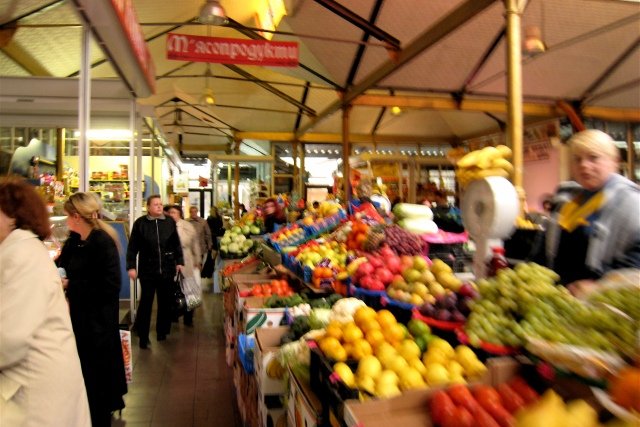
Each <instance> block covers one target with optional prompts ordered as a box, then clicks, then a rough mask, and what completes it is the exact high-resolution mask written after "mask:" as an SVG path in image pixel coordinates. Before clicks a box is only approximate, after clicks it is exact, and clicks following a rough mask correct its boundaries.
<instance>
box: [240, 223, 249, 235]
mask: <svg viewBox="0 0 640 427" xmlns="http://www.w3.org/2000/svg"><path fill="white" fill-rule="evenodd" d="M250 233H251V227H249V226H248V225H245V226H244V227H242V234H245V235H247V234H250Z"/></svg>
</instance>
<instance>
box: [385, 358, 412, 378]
mask: <svg viewBox="0 0 640 427" xmlns="http://www.w3.org/2000/svg"><path fill="white" fill-rule="evenodd" d="M385 367H386V368H387V369H391V370H392V371H394V372H395V373H396V374H398V375H400V373H401V372H402V371H403V370H405V369H407V368H408V367H409V363H408V362H407V361H406V360H405V359H404V357H402V356H400V355H398V356H395V357H392V358H391V359H390V360H389V361H388V362H387V366H385Z"/></svg>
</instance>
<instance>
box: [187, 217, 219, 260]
mask: <svg viewBox="0 0 640 427" xmlns="http://www.w3.org/2000/svg"><path fill="white" fill-rule="evenodd" d="M188 221H189V223H190V224H191V225H192V226H193V228H195V230H196V235H197V238H198V244H199V245H200V255H201V256H202V257H204V256H205V255H207V254H210V252H211V249H213V241H212V239H211V229H209V225H208V224H207V221H206V220H205V219H204V218H201V217H200V216H199V215H198V208H197V207H195V206H191V207H190V208H189V219H188ZM204 261H205V260H204V259H202V260H201V264H203V263H204Z"/></svg>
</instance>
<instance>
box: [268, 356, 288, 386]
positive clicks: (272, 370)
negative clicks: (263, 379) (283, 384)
mask: <svg viewBox="0 0 640 427" xmlns="http://www.w3.org/2000/svg"><path fill="white" fill-rule="evenodd" d="M267 376H268V377H269V378H273V379H277V380H281V379H282V378H283V377H284V368H283V367H282V365H281V364H280V362H279V361H278V359H277V358H275V357H274V358H273V359H271V361H270V362H269V364H268V365H267Z"/></svg>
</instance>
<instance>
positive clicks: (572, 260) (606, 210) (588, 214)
mask: <svg viewBox="0 0 640 427" xmlns="http://www.w3.org/2000/svg"><path fill="white" fill-rule="evenodd" d="M569 147H570V149H571V172H572V175H573V178H574V179H575V181H576V182H568V183H563V184H562V185H561V186H560V188H559V191H558V192H557V194H556V196H555V200H554V201H555V202H556V203H557V204H558V206H556V207H555V209H554V214H553V215H552V218H551V220H550V221H549V227H548V229H547V233H546V255H547V262H548V263H549V266H550V267H552V268H553V269H554V270H555V271H556V272H557V273H558V274H559V275H560V277H561V281H562V283H564V284H566V285H570V289H572V291H574V292H582V291H587V290H588V288H591V287H593V286H594V283H593V280H594V279H598V278H600V277H601V276H602V275H603V274H605V273H606V272H608V271H610V270H614V269H619V268H640V221H639V220H638V219H639V218H640V187H638V185H636V184H634V183H633V182H631V181H630V180H628V179H626V178H625V177H623V176H621V175H619V174H618V173H617V172H618V164H619V161H620V155H619V151H618V148H617V147H616V145H615V142H614V141H613V139H612V138H611V137H610V136H609V135H607V134H606V133H604V132H602V131H599V130H593V129H590V130H585V131H582V132H578V133H577V134H575V135H574V136H573V137H572V138H571V139H570V140H569ZM563 201H564V202H565V203H564V204H562V202H563Z"/></svg>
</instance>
